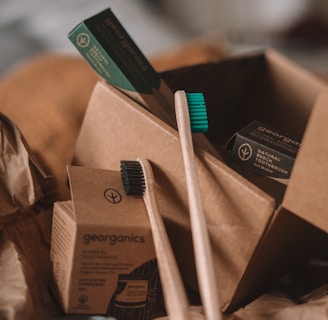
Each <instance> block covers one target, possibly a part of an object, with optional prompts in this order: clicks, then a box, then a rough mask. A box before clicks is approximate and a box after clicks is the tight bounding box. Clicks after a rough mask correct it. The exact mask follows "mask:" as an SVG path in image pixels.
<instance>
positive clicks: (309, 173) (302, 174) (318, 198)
mask: <svg viewBox="0 0 328 320" xmlns="http://www.w3.org/2000/svg"><path fill="white" fill-rule="evenodd" d="M327 123H328V90H326V92H324V93H322V94H320V95H319V96H318V99H317V100H316V103H315V105H314V108H313V112H312V114H311V117H310V119H309V122H308V126H307V128H306V131H305V134H304V137H303V140H302V144H301V147H300V150H299V152H298V155H297V161H296V163H295V165H294V168H293V171H292V178H291V180H290V182H289V186H288V188H287V191H286V194H285V198H284V201H283V206H284V207H285V208H287V209H289V210H290V211H292V212H295V213H296V214H297V215H298V216H299V217H301V218H303V219H304V220H306V221H308V222H309V223H311V224H313V225H315V226H316V227H318V228H320V229H322V230H323V231H325V232H328V197H327V195H328V179H327V155H328V144H327V141H328V130H327Z"/></svg>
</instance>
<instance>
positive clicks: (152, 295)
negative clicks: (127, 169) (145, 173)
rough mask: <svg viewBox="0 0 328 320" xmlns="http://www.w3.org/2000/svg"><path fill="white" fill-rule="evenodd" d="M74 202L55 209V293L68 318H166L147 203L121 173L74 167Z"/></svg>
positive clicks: (52, 244) (53, 276)
mask: <svg viewBox="0 0 328 320" xmlns="http://www.w3.org/2000/svg"><path fill="white" fill-rule="evenodd" d="M68 173H69V178H70V185H71V193H72V201H65V202H56V203H55V206H54V215H53V225H52V239H51V252H50V257H51V262H52V282H51V286H52V289H53V292H54V293H55V295H56V296H57V299H58V301H59V302H60V303H61V305H62V307H63V309H64V311H65V312H67V313H77V314H79V313H80V314H109V315H111V316H114V317H115V318H116V317H117V318H120V319H121V318H124V319H131V320H134V319H149V320H150V319H153V318H154V317H156V316H161V315H164V314H165V309H164V307H163V306H164V304H163V300H162V294H161V285H160V280H159V273H158V268H157V263H156V259H155V258H156V256H155V249H154V246H153V238H152V234H151V229H150V225H149V221H148V215H147V212H146V208H145V205H144V201H143V199H142V198H140V197H128V196H126V195H125V192H124V189H123V186H122V182H121V176H120V173H119V172H118V171H109V170H101V169H92V168H82V167H75V166H71V167H69V168H68Z"/></svg>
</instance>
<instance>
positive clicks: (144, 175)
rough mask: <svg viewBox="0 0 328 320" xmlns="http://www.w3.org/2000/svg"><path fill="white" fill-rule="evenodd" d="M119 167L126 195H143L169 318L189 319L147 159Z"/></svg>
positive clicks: (182, 288)
mask: <svg viewBox="0 0 328 320" xmlns="http://www.w3.org/2000/svg"><path fill="white" fill-rule="evenodd" d="M120 166H121V177H122V181H123V186H124V190H125V192H126V194H127V195H140V196H143V199H144V201H145V205H146V208H147V212H148V216H149V221H150V225H151V229H152V234H153V239H154V246H155V251H156V257H157V261H158V267H159V273H160V277H161V283H162V286H163V292H164V300H165V305H166V309H167V313H168V315H169V318H170V319H172V320H173V319H174V320H190V319H192V317H191V314H190V310H189V305H188V299H187V294H186V292H185V288H184V285H183V282H182V278H181V275H180V272H179V269H178V266H177V262H176V260H175V257H174V254H173V250H172V247H171V244H170V242H169V238H168V235H167V233H166V229H165V226H164V222H163V220H162V217H161V215H160V212H159V209H158V204H157V199H156V195H155V185H154V183H155V180H154V175H153V171H152V168H151V165H150V162H149V161H148V160H146V159H141V158H138V159H137V161H126V160H122V161H121V164H120Z"/></svg>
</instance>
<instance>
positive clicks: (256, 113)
mask: <svg viewBox="0 0 328 320" xmlns="http://www.w3.org/2000/svg"><path fill="white" fill-rule="evenodd" d="M162 76H163V78H164V80H166V82H167V83H168V85H169V86H170V87H171V88H172V90H173V91H175V90H177V89H184V90H186V91H187V92H188V91H189V92H195V91H197V92H199V91H200V92H203V93H204V96H205V99H206V105H207V110H208V116H209V132H208V135H207V137H208V139H209V140H210V142H211V143H212V144H213V145H214V146H215V147H216V149H217V150H218V153H219V155H217V156H214V155H212V154H211V153H209V152H207V151H206V150H205V149H204V148H202V147H201V146H199V145H196V147H195V153H196V155H197V157H196V163H197V169H198V175H199V180H200V187H201V192H202V199H203V205H204V211H205V215H206V219H207V223H208V229H209V233H210V237H211V244H212V248H213V255H214V262H215V270H216V274H217V286H218V288H219V295H220V301H219V302H220V304H221V308H222V310H223V311H227V312H230V311H233V310H236V309H238V308H239V307H241V306H243V305H244V304H246V303H248V302H250V301H251V300H252V299H254V298H255V297H256V296H258V295H259V294H261V293H262V292H263V290H264V289H265V288H267V286H268V285H269V284H271V283H272V281H274V280H277V279H278V277H280V276H282V275H283V274H284V273H285V272H287V271H288V270H290V268H291V267H292V266H295V265H297V264H298V263H300V262H301V261H304V260H305V259H307V258H308V257H309V255H311V254H314V253H315V250H316V249H317V248H318V247H319V246H320V243H321V241H323V239H325V237H326V232H327V231H328V219H327V216H328V197H327V196H326V194H327V192H328V180H327V179H326V178H325V172H326V170H327V168H328V167H327V162H326V157H327V156H328V146H327V144H324V143H323V142H325V141H327V139H328V128H327V126H326V122H327V121H328V109H327V106H328V91H327V87H325V85H324V83H322V82H320V81H319V80H318V79H316V78H315V77H314V76H312V75H311V74H310V73H308V72H306V71H305V70H303V69H302V68H300V67H298V66H296V65H294V64H293V63H292V62H291V61H288V59H286V58H285V57H283V56H281V55H280V54H279V53H277V52H275V51H272V50H268V51H265V52H260V53H258V54H252V55H247V56H241V57H233V58H230V59H227V60H222V61H219V62H217V63H210V64H204V65H197V66H193V67H188V68H182V69H177V70H171V71H168V72H165V73H163V74H162ZM254 119H256V120H259V121H262V122H264V123H267V124H269V125H271V126H273V127H276V128H277V129H279V130H282V131H285V132H288V133H290V134H291V135H293V136H295V137H297V138H299V139H300V140H302V145H301V148H300V150H299V153H298V155H297V159H296V162H295V165H294V168H293V171H292V175H291V179H290V181H289V184H288V186H287V187H286V186H284V185H281V184H279V183H278V182H276V181H274V180H270V179H269V178H265V177H263V178H262V177H259V176H256V175H254V174H252V173H249V172H247V171H243V170H242V169H239V168H235V167H234V165H233V164H231V163H230V162H229V160H228V159H227V156H226V153H227V151H226V150H225V148H224V146H225V144H226V142H227V141H228V140H229V138H230V137H231V136H232V135H233V134H234V133H235V132H236V131H237V130H239V129H240V128H242V127H243V126H244V125H246V124H248V123H249V122H251V121H252V120H254ZM137 157H144V158H148V159H149V160H150V161H151V163H152V165H153V169H154V174H155V178H156V180H157V182H158V190H157V192H158V198H159V205H160V208H161V212H162V214H163V216H164V218H165V223H166V226H167V228H168V232H169V235H170V239H171V241H172V245H173V247H174V250H175V253H176V257H177V260H178V263H179V266H180V269H181V272H182V275H183V277H184V280H185V282H186V283H187V284H188V285H189V286H191V287H192V288H194V289H196V290H197V279H196V275H195V267H194V258H193V253H192V242H191V234H190V224H189V217H188V203H187V190H186V186H185V177H184V168H183V161H182V154H181V150H180V142H179V138H178V133H177V131H176V130H174V129H173V128H171V127H170V126H168V125H167V124H166V123H164V122H162V121H161V120H159V119H158V118H156V117H155V116H153V115H152V114H150V113H149V112H148V111H146V110H145V109H143V108H142V107H140V106H139V105H138V104H137V103H135V102H134V101H132V100H131V99H129V98H128V97H127V96H125V95H124V94H122V93H121V92H119V91H118V90H116V89H115V88H113V87H112V86H109V85H107V84H105V83H103V82H99V83H98V84H97V85H96V87H95V88H94V91H93V94H92V96H91V99H90V102H89V106H88V109H87V112H86V115H85V118H84V122H83V125H82V129H81V132H80V135H79V138H78V141H77V145H76V152H75V159H74V163H75V164H78V165H83V166H89V167H98V168H105V169H111V170H118V168H119V162H120V160H122V159H124V160H127V159H136V158H137Z"/></svg>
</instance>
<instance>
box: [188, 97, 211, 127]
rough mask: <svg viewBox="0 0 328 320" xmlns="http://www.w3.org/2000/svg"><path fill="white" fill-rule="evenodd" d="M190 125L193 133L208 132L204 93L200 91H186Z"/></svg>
mask: <svg viewBox="0 0 328 320" xmlns="http://www.w3.org/2000/svg"><path fill="white" fill-rule="evenodd" d="M186 98H187V102H188V108H189V116H190V126H191V131H192V132H193V133H197V132H204V133H205V132H207V130H208V119H207V111H206V104H205V98H204V95H203V94H202V93H200V92H196V93H186Z"/></svg>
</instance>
